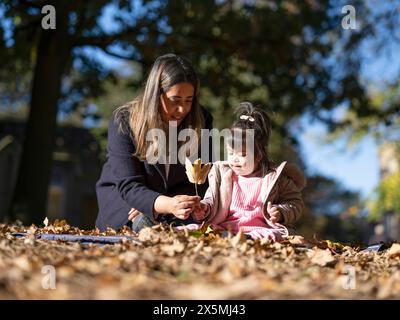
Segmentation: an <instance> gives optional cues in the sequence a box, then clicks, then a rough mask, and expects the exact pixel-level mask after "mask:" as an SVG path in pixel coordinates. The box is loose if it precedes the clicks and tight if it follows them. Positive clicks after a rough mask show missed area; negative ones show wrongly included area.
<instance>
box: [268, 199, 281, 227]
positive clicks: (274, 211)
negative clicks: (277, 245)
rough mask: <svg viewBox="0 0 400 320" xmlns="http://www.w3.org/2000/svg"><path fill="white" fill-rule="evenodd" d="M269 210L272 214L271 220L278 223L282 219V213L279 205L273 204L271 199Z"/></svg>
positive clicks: (270, 214)
mask: <svg viewBox="0 0 400 320" xmlns="http://www.w3.org/2000/svg"><path fill="white" fill-rule="evenodd" d="M267 212H268V214H269V216H270V220H271V222H272V223H277V222H280V221H281V220H282V214H281V213H280V212H279V209H278V208H277V207H273V206H272V203H271V201H268V204H267Z"/></svg>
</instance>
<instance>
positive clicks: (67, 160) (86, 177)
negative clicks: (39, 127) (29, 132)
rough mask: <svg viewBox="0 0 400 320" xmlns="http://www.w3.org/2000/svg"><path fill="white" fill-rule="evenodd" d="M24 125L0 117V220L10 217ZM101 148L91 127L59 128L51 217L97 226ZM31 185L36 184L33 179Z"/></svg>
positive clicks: (50, 199)
mask: <svg viewBox="0 0 400 320" xmlns="http://www.w3.org/2000/svg"><path fill="white" fill-rule="evenodd" d="M24 128H25V125H24V123H23V122H19V121H15V120H12V121H7V120H1V121H0V176H1V179H0V221H4V220H5V219H7V218H8V212H7V210H8V208H9V205H10V201H11V197H12V193H13V189H14V187H15V183H16V178H17V172H18V165H19V159H20V155H21V152H22V144H23V134H24ZM38 144H40V141H38ZM99 152H100V147H99V144H98V142H97V141H96V140H95V138H94V137H93V136H92V134H91V133H90V131H89V130H88V129H86V128H82V127H74V126H60V127H59V128H58V129H57V135H56V139H55V149H54V152H53V166H52V168H51V180H50V185H49V191H48V203H47V213H46V215H47V217H48V218H49V219H50V221H53V220H55V219H65V220H67V221H68V223H70V224H71V225H74V226H78V227H81V228H93V227H94V222H95V219H96V216H97V199H96V193H95V183H96V181H97V179H98V177H99V176H100V171H101V162H100V158H99ZM30 187H31V188H35V182H34V181H32V185H31V186H30ZM20 218H21V219H23V217H20Z"/></svg>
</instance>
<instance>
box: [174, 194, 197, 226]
mask: <svg viewBox="0 0 400 320" xmlns="http://www.w3.org/2000/svg"><path fill="white" fill-rule="evenodd" d="M199 201H200V197H198V196H186V195H178V196H175V197H172V198H170V201H169V206H168V208H169V210H168V211H169V212H170V213H172V214H173V215H174V216H175V217H177V218H178V219H182V220H186V219H187V218H189V215H190V213H191V212H192V211H193V210H194V208H195V206H197V205H199Z"/></svg>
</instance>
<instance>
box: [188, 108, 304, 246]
mask: <svg viewBox="0 0 400 320" xmlns="http://www.w3.org/2000/svg"><path fill="white" fill-rule="evenodd" d="M238 114H239V118H238V119H237V121H236V122H235V123H234V124H233V126H232V127H231V133H232V137H231V138H228V139H227V140H228V141H227V151H228V159H227V161H219V162H215V163H214V165H213V168H212V169H211V171H210V173H209V175H208V180H209V188H208V190H207V191H206V194H205V196H204V199H203V200H202V201H201V202H200V205H199V206H197V207H196V209H195V211H194V212H193V213H192V215H193V217H194V219H195V220H197V221H198V222H202V221H203V222H205V223H207V224H211V225H212V226H213V227H214V228H216V229H222V230H230V231H231V232H233V233H237V232H238V231H239V230H241V231H242V232H243V233H244V234H247V235H249V236H251V237H252V238H253V239H256V238H269V239H270V240H272V241H280V240H282V239H283V238H284V237H286V236H288V235H289V232H290V231H289V230H290V229H292V228H293V227H294V223H295V222H296V221H297V220H298V219H299V217H300V215H301V212H302V209H303V201H302V197H301V193H300V192H301V190H302V189H303V188H304V186H305V183H306V179H305V177H304V175H303V174H302V172H301V171H300V170H299V169H298V168H297V167H296V166H295V165H293V164H289V163H287V162H283V163H282V164H280V165H279V166H273V165H272V164H271V162H270V160H269V158H268V151H267V147H268V141H269V138H270V134H271V122H270V119H269V117H268V116H267V114H266V113H265V112H264V111H261V110H258V109H256V108H254V106H253V105H252V104H251V103H249V102H243V103H241V104H240V106H239V108H238ZM249 129H253V130H254V131H253V132H254V144H251V143H249V142H250V141H249V139H248V138H246V136H248V135H246V132H249ZM252 145H253V146H254V149H253V148H252Z"/></svg>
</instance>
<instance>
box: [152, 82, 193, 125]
mask: <svg viewBox="0 0 400 320" xmlns="http://www.w3.org/2000/svg"><path fill="white" fill-rule="evenodd" d="M193 97H194V88H193V86H192V85H191V84H190V83H187V82H181V83H178V84H176V85H174V86H172V87H171V88H170V89H169V90H168V91H167V92H164V93H163V94H162V95H161V97H160V100H161V101H160V102H161V119H162V120H163V121H164V122H165V123H169V121H176V122H177V125H180V124H181V122H182V121H183V119H184V118H185V117H186V116H187V114H188V113H189V112H190V110H191V109H192V102H193Z"/></svg>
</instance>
